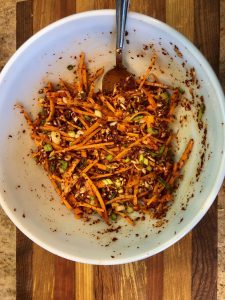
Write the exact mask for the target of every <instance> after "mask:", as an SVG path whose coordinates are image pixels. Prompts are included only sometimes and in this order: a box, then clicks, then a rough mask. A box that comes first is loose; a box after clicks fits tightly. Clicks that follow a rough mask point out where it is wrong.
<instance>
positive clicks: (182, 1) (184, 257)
mask: <svg viewBox="0 0 225 300" xmlns="http://www.w3.org/2000/svg"><path fill="white" fill-rule="evenodd" d="M166 22H167V23H168V24H169V25H170V26H172V27H174V28H175V29H176V30H178V31H179V32H181V33H183V34H184V35H185V36H186V37H187V38H189V39H190V40H191V41H193V40H194V0H166ZM191 255H192V233H189V234H188V235H187V236H185V238H183V239H182V240H181V241H179V242H178V243H176V244H175V245H173V246H172V247H170V248H169V249H167V250H166V251H164V276H163V278H164V285H163V288H164V290H163V293H164V298H163V299H164V300H177V299H180V300H189V299H191V283H192V281H191V275H192V256H191ZM171 282H173V284H171ZM181 282H182V284H181Z"/></svg>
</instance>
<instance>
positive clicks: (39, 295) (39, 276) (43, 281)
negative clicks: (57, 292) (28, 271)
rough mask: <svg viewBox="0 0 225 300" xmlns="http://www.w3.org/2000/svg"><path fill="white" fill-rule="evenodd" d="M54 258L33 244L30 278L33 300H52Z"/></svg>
mask: <svg viewBox="0 0 225 300" xmlns="http://www.w3.org/2000/svg"><path fill="white" fill-rule="evenodd" d="M54 261H55V256H54V255H53V254H51V253H50V252H48V251H46V250H44V249H43V248H41V247H39V246H38V245H36V244H33V259H32V270H33V271H32V276H33V288H32V299H33V300H40V299H41V300H50V299H53V291H54V285H55V269H54Z"/></svg>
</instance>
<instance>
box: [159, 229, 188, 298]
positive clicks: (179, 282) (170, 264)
mask: <svg viewBox="0 0 225 300" xmlns="http://www.w3.org/2000/svg"><path fill="white" fill-rule="evenodd" d="M191 255H192V234H191V233H190V234H188V235H187V236H185V237H184V238H183V239H182V240H181V241H179V242H178V243H176V244H175V245H173V246H171V247H170V248H169V249H167V250H166V251H165V252H164V276H163V279H164V283H163V295H164V297H163V300H190V299H192V295H191V284H192V281H191V275H192V260H191Z"/></svg>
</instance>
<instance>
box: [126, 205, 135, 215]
mask: <svg viewBox="0 0 225 300" xmlns="http://www.w3.org/2000/svg"><path fill="white" fill-rule="evenodd" d="M133 211H134V210H133V207H131V206H128V207H127V212H128V214H131V213H132V212H133Z"/></svg>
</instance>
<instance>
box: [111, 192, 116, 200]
mask: <svg viewBox="0 0 225 300" xmlns="http://www.w3.org/2000/svg"><path fill="white" fill-rule="evenodd" d="M116 195H117V192H116V191H112V194H110V195H109V199H110V200H111V199H114V198H115V197H116Z"/></svg>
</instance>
